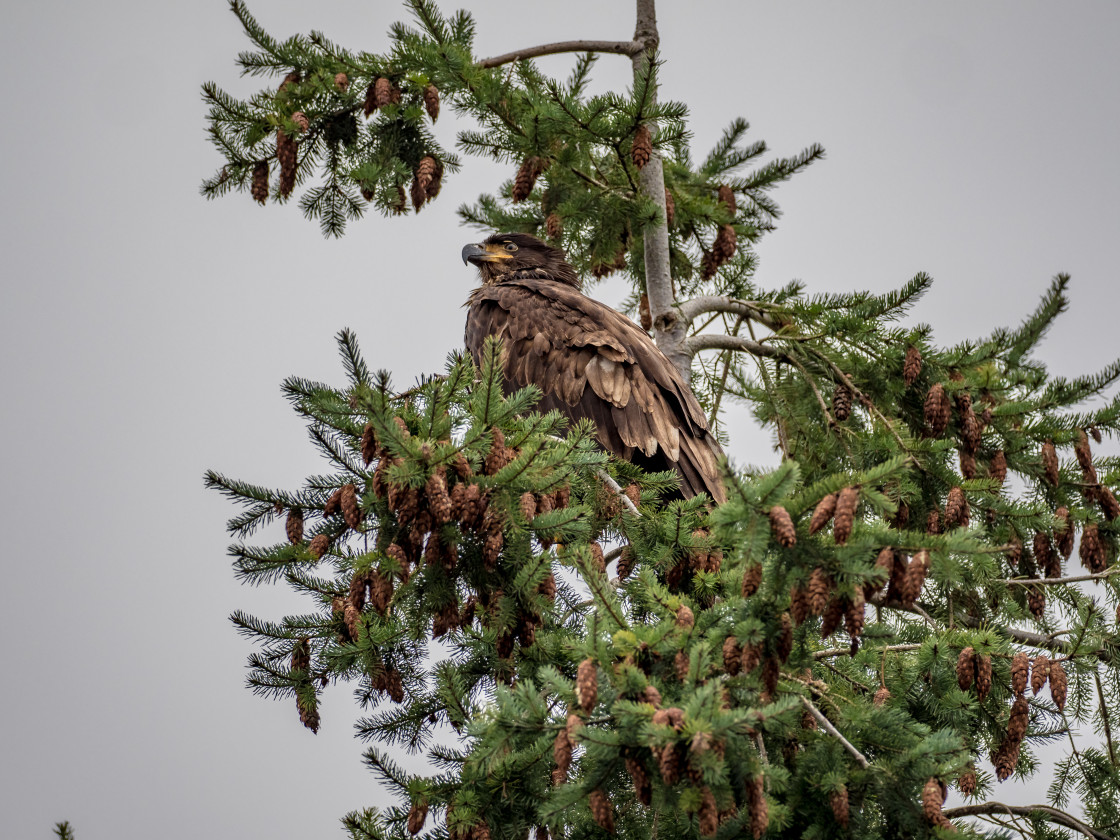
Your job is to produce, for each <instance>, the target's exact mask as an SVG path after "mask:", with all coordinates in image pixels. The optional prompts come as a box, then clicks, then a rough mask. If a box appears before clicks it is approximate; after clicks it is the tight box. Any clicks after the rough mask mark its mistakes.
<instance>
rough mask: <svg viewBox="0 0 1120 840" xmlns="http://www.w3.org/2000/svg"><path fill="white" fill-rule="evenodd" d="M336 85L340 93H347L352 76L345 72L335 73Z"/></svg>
mask: <svg viewBox="0 0 1120 840" xmlns="http://www.w3.org/2000/svg"><path fill="white" fill-rule="evenodd" d="M334 86H335V88H336V89H337V90H338V92H339V93H346V91H347V89H348V88H349V87H350V77H349V76H347V75H346V74H345V73H335V74H334Z"/></svg>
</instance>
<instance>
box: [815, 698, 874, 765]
mask: <svg viewBox="0 0 1120 840" xmlns="http://www.w3.org/2000/svg"><path fill="white" fill-rule="evenodd" d="M801 702H802V703H804V704H805V708H806V709H808V710H809V714H811V715H812V716H813V717H815V718H816V719H817V723H819V724H820V725H821V726H822V727H824V730H825V732H827V733H828V734H829V735H831V736H832V737H833V738H837V739H839V741H840V743H841V744H843V745H844V749H846V750H847V751H848V752H850V753H851V754H852V756H853V757H854V758H855V760H856V761H857V762H858V763H859V766H860V767H862V768H863V769H864V770H867V769H869V768H870V767H871V762H869V761H868V760H867V759H866V758H865V757H864V755H863V753H861V752H860V751H859V750H857V749H856V748H855V747H853V746H852V742H851V741H849V740H848V739H847V738H845V737H844V736H843V735H841V734H840V731H839V730H838V729H837V728H836V727H835V726H833V725H832V722H831V721H830V720H829V719H828V718H826V717H825V716H824V715H823V714H821V710H820V709H818V708H817V707H816V706H814V705H813V704H812V703H811V702H810V701H809V698H808V697H802V698H801Z"/></svg>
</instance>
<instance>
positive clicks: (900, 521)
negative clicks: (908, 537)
mask: <svg viewBox="0 0 1120 840" xmlns="http://www.w3.org/2000/svg"><path fill="white" fill-rule="evenodd" d="M890 526H891V527H892V528H899V529H902V528H907V527H909V526H910V505H908V504H906V502H905V501H903V500H902V499H899V501H898V508H897V510H895V512H894V516H892V517H891V519H890Z"/></svg>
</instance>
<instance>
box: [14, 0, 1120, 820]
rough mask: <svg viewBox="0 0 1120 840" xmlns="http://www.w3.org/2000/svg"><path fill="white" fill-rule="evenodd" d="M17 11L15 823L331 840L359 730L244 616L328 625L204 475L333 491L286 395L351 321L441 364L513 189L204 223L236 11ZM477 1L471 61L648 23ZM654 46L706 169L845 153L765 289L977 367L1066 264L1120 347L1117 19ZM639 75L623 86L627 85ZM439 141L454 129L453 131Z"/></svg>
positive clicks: (302, 14)
mask: <svg viewBox="0 0 1120 840" xmlns="http://www.w3.org/2000/svg"><path fill="white" fill-rule="evenodd" d="M7 5H8V8H7V9H6V10H5V20H6V23H5V25H4V27H3V29H2V31H0V47H2V49H0V63H2V75H0V78H3V79H4V84H5V91H6V93H5V101H7V102H8V106H7V107H6V113H7V114H8V116H7V118H6V120H5V124H6V129H5V132H4V140H3V150H4V154H3V156H2V159H0V168H2V171H3V181H2V187H3V192H4V199H5V201H4V204H3V210H2V211H0V212H2V213H3V224H2V225H0V238H2V244H3V259H4V263H5V267H4V270H3V275H2V276H3V304H2V305H0V325H2V335H0V340H2V341H3V351H4V352H3V364H2V368H0V377H2V384H3V393H4V400H3V404H2V405H0V434H2V437H0V439H2V440H3V441H5V449H6V451H5V457H4V467H3V471H2V475H3V481H2V484H0V492H2V493H3V504H2V506H0V510H2V511H3V514H2V515H3V517H4V523H3V524H4V532H5V533H7V534H8V537H7V545H8V549H7V551H6V560H5V578H4V582H3V585H2V586H0V632H2V637H3V638H4V640H5V642H6V655H5V657H4V659H3V665H2V669H3V673H4V678H3V683H2V685H3V689H2V691H0V728H2V733H3V740H2V745H0V774H2V778H0V836H3V837H10V838H33V837H46V836H49V833H50V828H51V825H52V824H53V823H54V822H56V821H58V820H62V819H69V820H71V821H72V822H73V823H74V825H75V827H76V829H77V833H78V838H79V840H109V838H114V839H116V838H133V837H135V838H141V837H151V836H157V835H158V836H161V837H165V838H169V840H177V838H197V837H220V838H224V837H235V836H241V837H269V838H277V839H278V840H287V839H288V838H293V840H294V838H309V837H323V838H330V837H340V836H342V835H341V833H340V829H339V828H338V826H337V820H338V818H339V817H341V816H342V815H343V814H344V813H345V812H346V811H348V810H350V809H353V808H359V807H363V806H367V805H376V804H385V802H384V801H383V799H382V797H381V796H380V794H379V792H378V791H377V789H376V788H375V786H374V784H373V781H372V777H371V776H369V775H368V774H367V773H366V772H365V771H364V770H363V769H362V767H361V760H360V756H361V751H362V747H361V745H360V744H359V743H358V742H357V741H355V740H354V738H353V732H352V729H351V725H352V723H353V720H354V718H355V717H356V715H357V712H356V706H355V704H354V702H353V700H352V698H351V695H350V692H349V691H348V690H347V689H346V688H337V689H334V690H329V691H328V692H327V693H326V696H325V699H324V702H323V708H322V717H323V728H322V730H321V731H320V733H319V735H318V736H313V735H312V734H311V733H310V732H308V731H306V730H304V729H303V728H302V727H301V726H300V725H299V723H298V719H297V715H296V712H295V708H294V703H293V702H282V703H280V702H273V701H268V700H263V699H259V698H256V697H254V696H253V695H252V694H251V693H250V692H249V691H247V690H245V689H244V687H243V682H244V677H245V671H244V663H245V657H246V655H247V654H248V653H249V652H250V647H249V646H248V644H247V643H245V642H244V641H243V640H241V639H240V638H239V637H238V636H236V635H235V633H234V632H233V630H232V628H231V626H230V624H229V622H228V621H227V616H228V615H229V613H230V612H231V611H233V610H234V609H238V608H241V609H246V610H247V611H249V612H252V613H257V614H260V615H264V616H266V617H270V618H277V617H279V616H281V615H283V614H284V613H285V612H295V611H302V610H303V609H304V608H305V605H304V604H303V603H301V602H300V601H299V600H297V599H296V598H295V597H294V596H287V595H285V594H284V593H282V592H279V591H265V590H250V589H244V588H241V587H239V586H238V585H237V583H236V582H235V580H234V578H233V575H232V573H231V571H230V568H229V563H228V559H227V558H226V557H225V549H226V544H227V538H226V536H225V533H224V527H223V526H224V522H225V519H226V518H227V517H228V516H229V515H231V513H232V512H233V509H232V508H231V507H230V506H229V505H228V504H227V503H226V502H225V501H223V500H222V499H221V498H219V497H218V496H217V495H216V494H213V493H206V492H204V491H203V489H202V473H203V470H204V469H206V468H207V467H213V468H217V469H220V470H222V471H224V472H227V473H229V474H231V475H234V476H238V477H241V478H244V479H248V480H252V481H257V482H260V483H264V484H273V485H280V486H284V485H287V486H293V485H295V484H296V483H298V482H299V481H300V480H301V479H302V478H303V477H304V476H305V475H307V474H309V473H311V472H316V471H320V470H321V469H322V468H323V467H322V464H321V462H320V461H318V460H317V459H316V457H315V456H314V454H313V452H312V449H311V447H310V445H309V444H308V443H307V442H306V438H305V435H304V432H303V428H302V425H301V424H300V423H299V421H298V419H297V418H296V417H295V416H294V415H293V414H291V413H290V412H289V411H288V409H287V406H286V404H285V402H284V401H283V400H282V399H281V396H280V391H279V383H280V381H281V380H282V379H283V378H284V377H285V376H287V375H291V374H300V375H304V376H308V377H313V378H317V379H324V380H328V381H333V382H340V381H342V373H341V369H340V367H339V364H338V362H337V360H336V356H335V345H334V339H333V335H334V333H335V332H336V331H337V330H338V329H339V328H341V327H343V326H350V327H352V328H354V329H355V330H356V331H357V332H358V334H359V336H360V338H361V340H362V343H363V346H364V350H365V353H366V355H367V358H368V359H369V360H370V362H371V363H372V364H373V365H374V366H376V367H385V368H388V369H390V370H392V371H394V373H395V379H396V381H397V382H398V383H401V384H404V385H407V384H409V383H411V382H412V380H413V379H414V378H415V377H416V376H417V375H419V374H421V373H425V372H431V371H437V370H440V369H441V368H442V365H443V360H444V358H445V356H446V354H447V353H448V352H449V351H450V350H453V349H455V348H457V347H459V346H460V345H461V342H462V322H463V312H462V310H461V308H460V306H461V304H462V302H463V300H464V299H465V297H466V295H467V293H468V290H469V288H470V285H471V283H472V281H473V272H472V271H470V270H467V269H465V268H464V267H463V266H462V265H461V263H460V261H459V251H460V248H461V247H462V245H463V244H464V243H465V242H470V241H475V240H476V239H477V238H478V236H477V234H476V233H474V232H473V231H470V230H467V229H464V228H461V227H459V225H458V222H457V218H456V216H455V213H454V211H455V208H456V207H457V206H458V205H459V204H460V203H462V202H464V201H470V200H473V199H474V198H475V197H476V196H477V195H478V193H480V192H482V191H484V190H491V189H493V188H494V185H495V184H496V182H497V179H498V178H499V177H504V176H508V175H509V174H510V173H509V172H505V171H504V170H502V169H500V168H497V167H495V166H494V165H493V164H491V163H488V162H485V161H478V160H473V159H468V160H467V161H466V167H465V171H464V172H463V173H462V174H461V175H460V176H457V177H455V178H449V179H448V181H447V182H446V185H445V186H444V189H443V192H442V194H441V195H440V198H439V200H438V201H437V202H436V203H435V204H433V205H430V206H429V207H428V208H426V209H425V210H424V212H423V213H421V214H420V215H419V216H418V217H413V216H409V217H407V218H401V219H393V220H384V219H381V218H380V217H377V216H371V217H369V218H368V219H367V220H365V221H363V222H361V223H358V224H355V225H353V226H352V228H351V229H350V232H349V233H348V235H347V236H346V237H345V238H344V239H343V240H341V241H334V240H331V241H327V240H324V239H323V238H322V237H321V235H320V233H319V230H318V226H317V225H316V224H314V223H310V222H307V221H305V220H304V219H302V217H301V216H300V214H299V212H298V210H297V209H296V208H295V207H294V206H289V207H276V206H272V205H270V206H268V207H267V208H264V209H262V208H261V207H258V206H257V205H256V204H254V203H253V202H252V201H251V200H250V199H249V197H248V196H233V197H229V198H226V199H223V200H220V201H218V202H206V201H204V200H203V199H201V198H200V197H199V196H198V184H199V181H200V179H201V178H202V177H203V176H206V175H209V174H210V173H211V172H213V171H214V170H215V169H216V168H217V167H218V166H220V164H221V160H220V159H219V158H218V156H217V153H216V152H215V151H213V150H212V149H211V148H210V147H209V146H208V144H207V143H206V140H205V135H204V129H205V125H204V113H205V109H204V106H203V105H202V103H201V101H200V97H199V85H200V84H201V83H202V82H203V81H205V80H208V79H212V80H215V81H218V82H219V83H220V84H222V85H223V86H225V87H226V88H227V89H231V90H233V91H235V92H242V93H244V92H248V91H250V90H253V89H254V87H255V82H254V81H253V80H240V79H238V77H237V70H236V67H235V66H234V63H233V62H234V58H235V55H236V53H237V51H238V50H241V49H244V48H247V46H248V44H247V42H246V41H245V40H244V39H243V37H242V35H241V33H240V30H239V27H238V25H237V22H236V20H235V18H234V17H233V15H232V14H230V13H229V12H228V11H227V8H226V4H225V3H224V2H221V0H191V2H183V0H173V1H172V2H139V0H106V1H105V2H101V3H59V2H41V3H9V4H7ZM470 7H471V8H472V9H473V10H474V11H475V13H476V17H477V19H478V24H479V27H478V29H479V37H478V50H479V52H480V54H496V53H501V52H506V51H508V50H511V49H513V48H515V47H518V46H527V45H531V44H534V43H539V42H542V41H552V40H563V39H568V38H580V37H591V38H618V39H624V38H628V37H629V36H630V34H631V33H632V31H633V4H632V3H630V2H609V3H605V2H602V0H564V2H551V3H540V2H532V3H527V2H514V1H513V0H506V2H498V0H489V1H488V2H478V3H471V4H470ZM251 8H252V9H253V11H254V13H255V14H256V15H257V16H258V18H259V19H260V21H261V22H262V23H263V24H264V25H265V27H267V28H268V29H269V30H270V31H271V32H273V33H274V34H276V35H280V36H286V35H288V34H291V33H294V32H307V31H308V30H310V29H321V30H323V31H324V32H326V34H327V35H328V36H329V37H331V38H332V39H334V40H336V41H338V42H340V43H342V44H345V45H347V46H350V47H354V48H358V49H366V50H371V51H380V50H383V49H384V48H385V47H386V45H387V43H388V40H387V37H386V30H387V28H388V26H389V24H390V23H391V22H392V21H393V20H396V19H400V18H401V17H402V15H403V14H404V13H403V9H402V7H401V6H399V5H397V4H396V3H386V2H370V0H365V2H358V0H345V1H343V0H337V2H318V3H307V2H302V3H297V2H294V0H254V2H252V3H251ZM447 8H448V9H450V8H452V7H450V6H448V7H447ZM530 10H531V12H530ZM660 24H661V33H662V35H661V43H662V49H663V57H664V58H665V60H666V62H667V63H666V65H665V67H664V71H663V75H662V81H663V84H664V89H663V96H665V97H666V98H673V99H683V100H685V101H687V103H688V104H689V106H690V108H691V110H692V121H691V126H692V129H693V131H694V133H695V140H694V150H695V151H696V153H697V154H698V155H702V154H704V153H705V152H706V151H707V149H708V148H710V146H711V145H712V143H713V142H714V141H715V139H716V138H717V137H718V135H719V133H720V131H721V130H722V128H723V127H724V126H725V125H726V124H727V123H728V122H729V121H730V120H731V119H732V118H733V117H735V116H737V115H742V116H745V117H746V118H747V119H748V120H749V121H750V122H751V124H752V131H751V137H752V138H754V139H758V138H763V139H765V140H766V141H767V142H768V143H769V144H770V147H771V149H773V150H774V151H775V152H777V153H780V154H792V153H795V152H797V151H799V150H800V149H802V148H803V147H804V146H806V145H808V144H809V143H811V142H820V143H822V144H823V145H824V146H825V147H826V149H827V152H828V157H827V159H826V160H825V161H824V162H822V163H819V164H817V165H815V166H813V167H812V168H811V169H810V170H809V171H808V172H807V173H805V174H803V175H801V176H799V177H798V178H796V179H795V180H794V181H793V182H792V183H791V184H789V185H787V186H785V187H782V188H781V189H780V190H779V192H778V193H777V198H778V200H779V202H780V204H781V205H782V208H783V209H784V211H785V216H784V217H783V219H782V220H781V221H780V223H779V229H778V231H777V232H776V233H774V234H772V235H770V236H768V237H767V238H766V239H764V240H763V242H762V244H761V245H760V247H759V253H760V256H761V268H760V270H759V274H758V277H759V280H760V282H762V283H763V284H766V285H771V286H773V285H780V284H784V283H786V282H788V281H789V280H791V279H793V278H800V279H802V280H804V282H805V283H806V284H807V286H808V288H809V289H810V290H812V291H821V292H824V291H846V290H855V289H862V288H870V289H874V290H877V291H883V290H886V289H890V288H894V287H897V286H899V285H900V284H902V283H903V282H905V281H906V280H907V279H909V278H910V277H912V276H913V275H914V274H915V273H916V272H918V271H926V272H928V273H930V274H931V275H933V277H934V278H935V280H936V285H935V286H934V289H933V291H932V292H931V293H930V294H929V295H928V296H927V298H926V299H925V300H924V301H923V302H922V303H921V304H920V305H919V307H918V310H917V313H916V317H917V319H919V320H922V321H926V322H929V323H932V324H933V325H934V327H935V339H936V340H939V341H940V342H941V343H952V342H955V341H957V340H960V339H963V338H966V337H970V336H979V335H982V334H984V333H987V332H988V331H989V330H990V329H991V328H992V327H993V326H996V325H1002V324H1011V323H1016V322H1018V321H1019V320H1021V319H1022V318H1023V317H1024V316H1025V315H1026V314H1027V313H1028V312H1029V311H1030V310H1031V309H1033V307H1034V306H1035V304H1036V301H1037V299H1038V297H1039V296H1040V295H1041V294H1042V293H1043V291H1044V290H1045V289H1046V287H1047V285H1048V283H1049V281H1050V278H1051V277H1052V276H1053V275H1054V274H1056V273H1057V272H1060V271H1066V272H1069V273H1071V274H1072V275H1073V285H1072V304H1071V307H1070V311H1069V313H1068V314H1066V315H1065V316H1064V317H1063V318H1062V320H1061V321H1060V323H1059V324H1058V326H1056V327H1055V329H1054V330H1053V332H1052V333H1051V336H1050V338H1049V339H1048V341H1047V343H1046V344H1045V346H1044V350H1043V354H1042V358H1043V360H1044V361H1046V362H1047V363H1048V364H1050V365H1051V367H1052V369H1053V370H1055V371H1056V372H1059V373H1063V374H1068V375H1073V374H1078V373H1083V372H1086V370H1087V369H1089V368H1093V369H1097V368H1099V367H1101V366H1103V365H1104V364H1105V363H1106V362H1107V361H1109V360H1111V359H1113V358H1115V357H1117V356H1118V355H1120V338H1118V336H1117V331H1116V326H1115V324H1116V318H1117V315H1116V313H1117V311H1118V306H1120V292H1118V291H1117V285H1116V274H1115V265H1116V255H1115V251H1116V243H1117V242H1118V241H1120V236H1118V230H1120V211H1118V210H1117V206H1118V205H1117V195H1118V194H1120V163H1118V159H1120V158H1118V155H1117V153H1116V147H1117V142H1118V137H1120V97H1118V96H1117V95H1116V88H1117V81H1118V70H1120V51H1118V50H1117V49H1116V40H1117V37H1118V36H1120V5H1118V4H1116V3H1115V2H1112V1H1111V0H1109V2H1077V3H1061V4H1058V3H1042V2H1026V0H1015V2H1010V0H1008V1H1007V2H986V3H983V4H977V3H973V2H939V3H927V4H915V3H897V2H877V3H871V2H848V3H843V4H841V3H835V2H778V0H771V2H769V3H761V2H741V3H735V4H731V3H717V2H710V1H705V0H690V2H687V3H669V2H667V0H662V3H661V9H660ZM569 63H570V59H568V58H554V59H549V60H548V61H547V62H545V65H544V66H545V67H546V69H549V70H552V71H554V72H556V73H563V72H565V71H566V69H567V67H568V66H569ZM627 75H628V64H627V62H626V60H625V59H623V58H620V57H604V58H603V59H602V61H601V62H600V73H599V78H600V80H601V85H602V86H603V87H606V86H609V85H614V86H617V87H622V86H625V84H626V82H627ZM438 127H439V133H440V135H441V137H442V138H443V139H444V140H445V141H446V142H448V143H450V141H451V140H452V138H453V136H454V131H455V127H456V126H455V120H454V118H453V116H452V115H451V113H450V112H449V111H448V110H446V109H445V116H443V117H442V118H441V120H440V123H439V126H438ZM595 293H596V294H598V295H599V296H601V297H603V299H604V300H606V301H607V302H610V303H616V302H618V300H619V299H620V298H621V287H620V286H619V285H618V284H617V283H616V284H610V283H608V284H606V285H605V286H603V287H600V288H599V290H597V291H596V292H595ZM731 420H732V427H731V435H732V438H733V443H732V447H731V451H732V453H733V455H734V456H735V458H736V460H737V461H738V462H739V463H744V462H747V461H750V462H754V463H762V464H766V463H773V461H774V455H773V454H772V452H771V451H770V448H769V441H768V436H767V435H766V434H765V433H762V432H760V431H758V430H757V429H754V428H752V427H751V425H750V423H749V421H748V420H747V419H746V415H745V413H744V412H741V411H740V412H738V413H735V414H733V415H732V418H731ZM999 793H1000V795H1001V797H1005V798H1007V799H1018V800H1019V801H1022V799H1025V798H1030V799H1037V798H1040V796H1041V790H1039V791H1037V792H1035V793H1032V792H1025V793H1024V792H1019V793H1013V792H1008V791H1006V790H1001V791H1000V792H999ZM1020 794H1021V795H1020ZM1036 794H1037V795H1036Z"/></svg>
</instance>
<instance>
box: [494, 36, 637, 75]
mask: <svg viewBox="0 0 1120 840" xmlns="http://www.w3.org/2000/svg"><path fill="white" fill-rule="evenodd" d="M641 48H642V45H641V44H639V43H638V42H637V41H556V42H554V43H552V44H539V45H538V46H535V47H525V48H524V49H520V50H517V51H515V52H509V53H504V54H502V55H496V56H493V57H492V58H484V59H482V60H481V61H476V62H475V66H476V67H481V68H483V69H486V70H488V69H490V68H492V67H501V66H502V65H503V64H509V63H510V62H511V61H522V60H524V59H526V58H537V57H538V56H542V55H557V54H559V53H571V52H597V53H614V54H615V55H630V56H632V55H634V54H635V53H636V52H638V51H639V50H641Z"/></svg>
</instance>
